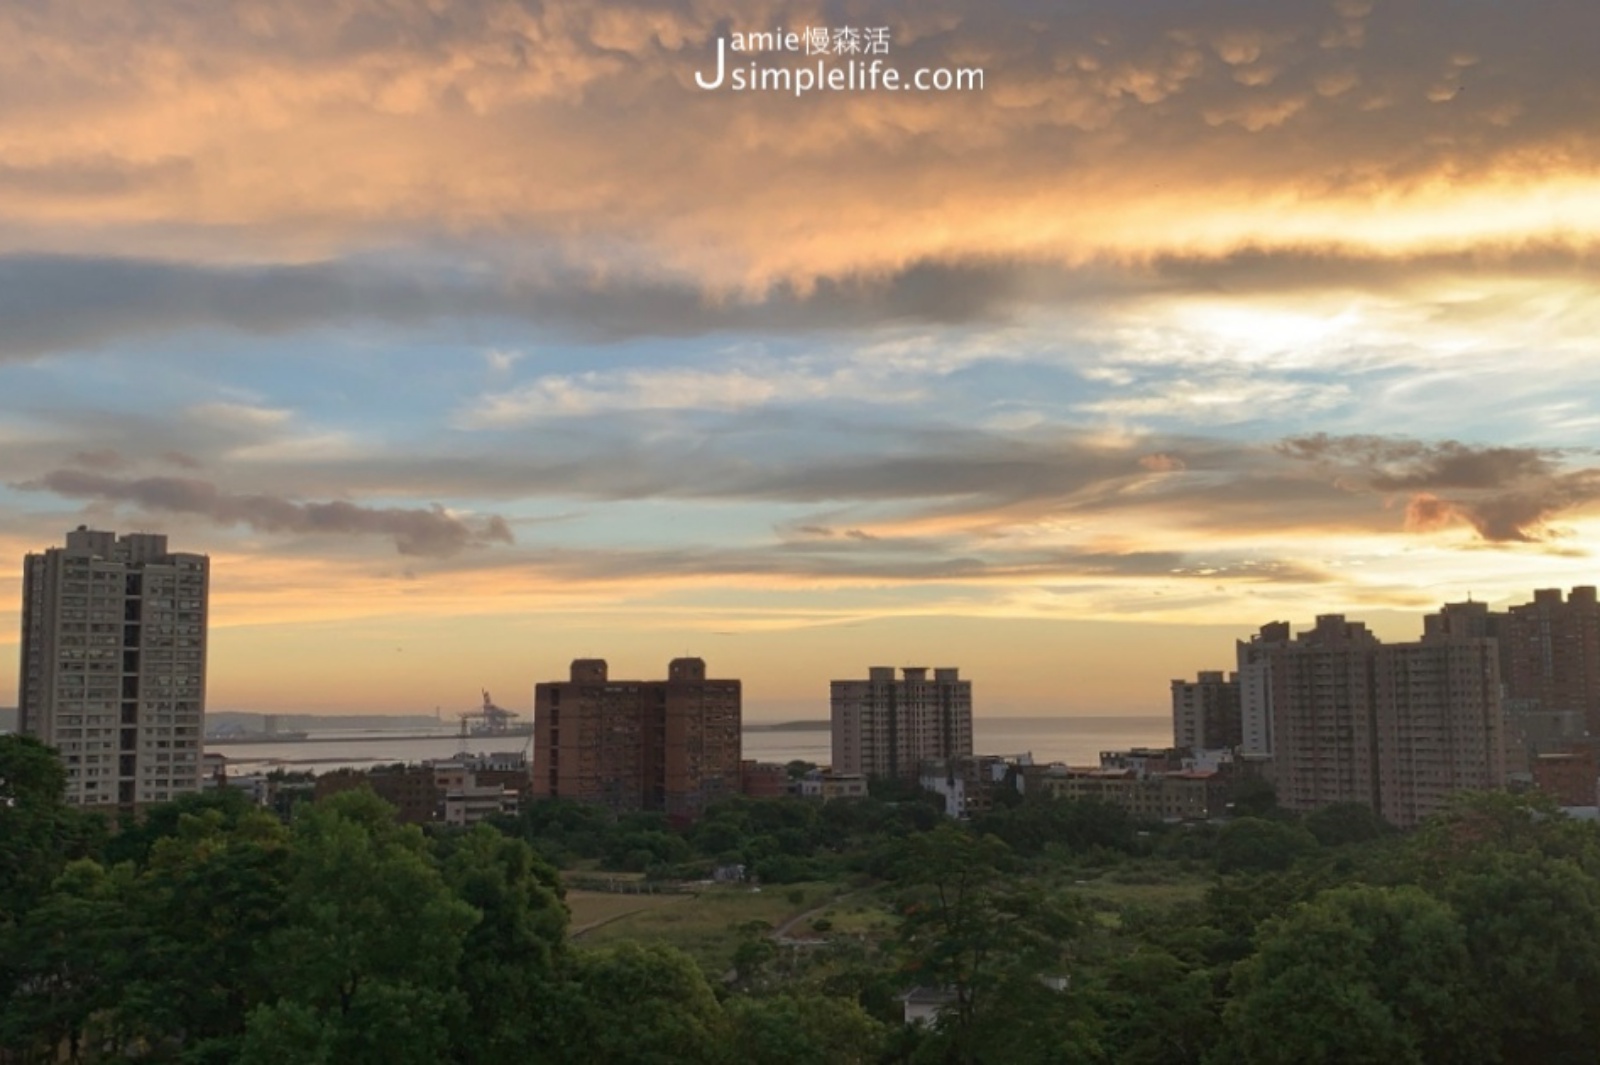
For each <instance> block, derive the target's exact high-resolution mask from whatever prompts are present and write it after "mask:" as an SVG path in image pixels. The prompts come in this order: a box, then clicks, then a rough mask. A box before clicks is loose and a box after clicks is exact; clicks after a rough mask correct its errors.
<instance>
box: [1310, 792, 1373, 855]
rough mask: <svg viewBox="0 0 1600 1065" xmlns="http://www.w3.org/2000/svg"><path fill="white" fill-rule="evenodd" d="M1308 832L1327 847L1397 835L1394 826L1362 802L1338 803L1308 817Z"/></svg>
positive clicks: (1368, 841) (1315, 811) (1316, 811)
mask: <svg viewBox="0 0 1600 1065" xmlns="http://www.w3.org/2000/svg"><path fill="white" fill-rule="evenodd" d="M1302 823H1303V824H1304V825H1305V828H1306V831H1308V832H1310V833H1311V834H1312V835H1313V836H1315V837H1316V839H1317V842H1318V843H1320V844H1322V845H1323V846H1324V847H1341V846H1345V845H1346V844H1353V843H1370V842H1372V841H1373V840H1375V839H1382V838H1383V837H1384V836H1387V835H1390V834H1392V833H1393V832H1394V826H1392V825H1390V824H1389V822H1387V821H1385V820H1384V819H1383V818H1381V817H1379V816H1378V815H1377V814H1376V813H1375V812H1373V809H1372V807H1370V806H1368V805H1367V804H1366V803H1361V802H1339V803H1334V804H1333V805H1332V806H1324V807H1322V808H1321V809H1320V810H1314V811H1312V812H1311V813H1309V814H1307V815H1306V818H1305V821H1303V822H1302Z"/></svg>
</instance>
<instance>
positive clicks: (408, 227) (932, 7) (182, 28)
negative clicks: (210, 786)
mask: <svg viewBox="0 0 1600 1065" xmlns="http://www.w3.org/2000/svg"><path fill="white" fill-rule="evenodd" d="M809 27H824V28H830V29H838V28H847V27H862V28H883V29H887V30H888V35H887V36H888V40H889V42H890V43H889V49H888V53H887V54H886V55H883V56H881V58H882V59H883V60H884V62H885V65H886V66H889V67H893V68H896V69H898V70H899V71H901V72H902V74H903V76H905V77H910V76H911V74H912V72H913V71H916V70H920V69H929V70H933V69H957V68H959V69H966V70H981V72H982V79H983V87H982V88H981V90H974V91H967V92H956V91H951V92H942V93H941V92H918V91H888V90H884V89H878V90H875V91H857V92H848V91H843V92H812V93H808V94H806V95H803V96H799V97H797V96H795V95H794V94H792V93H787V94H786V93H782V92H742V93H741V92H734V91H731V89H730V88H728V87H727V86H724V87H723V88H720V89H716V90H709V91H708V90H704V89H701V88H700V87H699V86H698V85H697V83H696V74H697V73H700V74H701V75H702V76H706V77H708V76H709V75H710V73H711V72H712V71H714V70H715V67H716V52H717V41H718V39H719V38H721V39H723V40H724V42H726V41H727V40H728V39H729V38H730V35H731V34H734V33H743V32H749V31H758V30H760V31H766V30H772V29H775V28H777V29H793V30H795V31H802V30H804V29H805V28H809ZM1597 40H1600V4H1595V3H1593V2H1592V0H1539V2H1536V3H1531V4H1509V3H1503V2H1487V0H1408V2H1403V3H1402V2H1393V0H1335V2H1326V0H1321V2H1305V0H1254V2H1252V0H1228V2H1222V0H1217V2H1209V3H1208V2H1201V0H1181V2H1180V0H1140V2H1137V3H1125V2H1124V3H1113V2H1110V0H1105V2H1100V0H1083V2H1075V3H1050V2H1043V0H1034V2H1024V0H1009V2H1008V0H999V2H990V0H983V2H979V0H970V2H964V3H957V2H952V0H901V2H899V3H894V4H887V3H822V4H800V3H794V4H786V3H774V4H759V3H746V2H742V0H741V2H739V3H731V2H728V0H723V2H720V3H712V2H703V0H678V2H670V0H660V2H637V3H600V2H590V0H549V2H543V3H541V2H537V0H448V2H446V0H216V2H213V3H206V4H198V3H192V2H182V0H93V2H89V0H77V2H74V0H66V2H60V3H37V2H31V0H21V2H15V3H8V4H4V5H0V558H8V559H10V560H11V561H10V563H9V564H6V565H3V566H0V703H7V704H9V703H11V702H12V701H13V696H14V692H15V688H16V668H17V651H16V644H17V634H16V629H17V618H18V614H19V611H20V586H21V565H20V563H21V557H22V555H23V554H24V553H25V552H27V551H30V550H40V549H42V548H45V547H48V546H50V545H52V544H58V543H60V542H61V541H62V538H63V535H64V533H65V531H66V530H67V529H68V528H71V527H73V526H76V525H78V524H80V523H86V524H90V525H92V526H97V527H101V528H112V529H117V530H119V531H132V530H136V529H138V530H151V531H162V532H166V533H168V534H169V535H170V537H171V540H172V543H173V546H174V547H175V548H177V549H180V550H196V551H203V552H206V553H208V554H210V556H211V558H212V571H213V576H212V579H213V592H212V649H211V677H210V692H209V705H210V707H211V708H212V709H262V710H284V711H298V710H328V711H335V710H337V711H343V712H350V711H372V712H380V711H385V712H412V711H419V710H420V711H425V712H432V710H433V708H434V707H435V706H442V707H443V708H444V709H445V710H446V712H449V711H451V710H459V709H466V708H468V707H470V706H471V705H473V704H474V703H475V702H476V701H477V699H478V695H477V692H478V689H479V688H480V687H487V688H489V689H490V690H491V691H492V692H493V693H494V695H495V699H496V701H497V702H499V703H501V704H502V705H505V706H507V707H509V708H512V709H525V708H526V707H527V706H528V705H529V704H530V702H531V690H532V685H533V683H534V682H535V681H536V680H543V679H552V678H559V677H562V676H564V675H565V670H566V665H567V662H568V661H569V660H570V659H571V658H574V657H580V656H599V657H605V658H608V659H609V660H610V661H611V663H612V670H613V675H617V674H623V675H627V676H656V675H660V674H662V673H663V672H664V668H665V665H666V662H667V660H668V659H669V658H672V657H676V656H680V655H684V654H695V655H699V656H701V657H704V658H705V659H706V660H707V662H708V664H709V666H710V670H711V672H712V673H713V674H715V675H718V676H737V677H740V678H742V679H743V680H744V682H745V693H746V695H745V698H746V715H747V717H748V718H751V719H762V718H768V719H770V718H785V717H799V716H809V717H817V716H823V715H824V714H825V711H826V700H827V681H828V679H829V678H830V677H845V676H853V675H864V672H865V670H866V668H867V667H868V666H871V665H879V664H882V665H927V666H944V665H956V666H959V667H961V668H962V670H963V675H964V676H970V677H971V678H972V679H973V680H974V685H975V705H976V713H977V714H978V715H979V716H982V715H985V714H1002V713H1003V714H1013V715H1017V714H1051V713H1064V714H1092V713H1138V712H1146V713H1163V712H1165V711H1166V709H1167V707H1168V702H1167V686H1168V682H1169V680H1170V679H1171V678H1172V677H1175V676H1180V675H1192V673H1193V672H1194V671H1196V670H1199V669H1214V668H1228V667H1229V666H1230V665H1231V663H1232V655H1233V640H1234V639H1236V638H1240V637H1244V636H1247V635H1248V634H1249V633H1250V632H1251V631H1253V630H1254V629H1255V628H1256V627H1257V626H1259V625H1260V624H1262V623H1264V622H1267V621H1272V620H1279V619H1281V620H1288V621H1292V622H1294V623H1295V624H1296V626H1297V627H1299V626H1302V625H1307V624H1309V623H1310V621H1311V619H1312V617H1313V616H1314V615H1316V614H1318V613H1331V612H1345V613H1349V614H1351V615H1354V616H1358V617H1361V618H1364V619H1367V620H1369V621H1370V622H1371V623H1373V625H1374V627H1375V628H1376V629H1378V631H1379V632H1380V633H1381V634H1382V635H1384V636H1385V637H1386V638H1397V639H1398V638H1411V637H1412V636H1414V635H1415V634H1416V633H1418V632H1419V631H1420V629H1421V623H1420V619H1419V617H1418V615H1419V614H1420V613H1422V612H1425V611H1427V610H1431V609H1434V608H1435V607H1436V606H1437V605H1438V604H1440V603H1442V602H1445V601H1448V600H1459V599H1463V598H1466V597H1467V596H1468V595H1469V594H1470V595H1472V596H1473V597H1474V598H1477V599H1483V600H1489V601H1491V602H1504V601H1508V600H1519V601H1520V600H1521V599H1523V598H1526V597H1527V596H1528V593H1529V592H1530V591H1531V590H1532V589H1533V588H1536V587H1556V586H1562V587H1565V586H1571V585H1574V584H1594V583H1597V582H1600V566H1597V565H1596V560H1595V558H1594V553H1595V551H1596V549H1597V547H1600V456H1597V451H1596V448H1597V446H1600V357H1597V355H1596V348H1597V347H1600V339H1597V338H1600V290H1597V284H1596V282H1597V278H1600V121H1597V118H1596V116H1597V115H1600V63H1596V61H1595V57H1594V44H1595V42H1596V41H1597ZM751 61H756V62H757V63H759V64H767V65H771V66H780V65H784V64H788V65H790V66H793V65H796V64H802V65H803V64H810V65H812V66H814V65H815V63H816V62H817V61H818V60H817V59H816V58H815V57H812V58H807V57H805V56H803V55H802V56H796V55H793V54H785V55H782V56H778V55H770V54H762V55H745V56H742V57H741V59H740V62H741V63H743V64H744V65H745V66H746V67H748V65H749V63H750V62H751ZM827 61H829V62H833V63H835V64H844V63H845V62H846V60H845V58H844V57H842V56H836V55H835V56H830V57H829V58H828V60H827ZM858 61H860V60H858Z"/></svg>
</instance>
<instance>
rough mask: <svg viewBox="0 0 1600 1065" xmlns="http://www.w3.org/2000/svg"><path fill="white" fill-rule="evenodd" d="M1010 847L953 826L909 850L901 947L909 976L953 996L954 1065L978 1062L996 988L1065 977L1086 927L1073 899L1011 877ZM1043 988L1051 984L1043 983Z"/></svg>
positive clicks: (910, 842) (997, 1001)
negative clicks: (1070, 949)
mask: <svg viewBox="0 0 1600 1065" xmlns="http://www.w3.org/2000/svg"><path fill="white" fill-rule="evenodd" d="M1009 857H1010V851H1009V848H1007V847H1006V845H1005V844H1004V843H1003V842H1001V841H1000V840H999V839H996V838H995V837H993V836H974V835H971V834H969V833H967V832H966V831H964V830H962V829H960V828H958V827H956V826H955V825H952V824H949V823H948V822H946V823H943V824H940V825H939V827H938V828H936V829H934V830H933V831H932V832H926V833H923V834H921V835H917V836H913V837H911V838H909V839H907V840H906V841H904V844H903V846H902V850H901V855H900V863H899V866H898V876H897V880H898V884H899V886H900V887H901V888H902V889H903V895H902V899H901V903H900V910H901V921H900V928H899V942H900V947H901V950H902V952H903V955H904V957H905V970H906V972H907V975H908V976H910V977H911V978H912V979H914V980H916V981H917V982H918V983H919V984H922V985H924V986H930V987H938V988H945V989H949V990H950V991H953V992H954V993H955V996H956V997H955V1002H954V1004H953V1007H952V1008H951V1009H950V1010H949V1011H947V1018H946V1023H945V1024H944V1026H943V1030H944V1031H945V1032H946V1033H947V1034H948V1036H949V1048H948V1055H949V1057H950V1059H951V1060H954V1061H973V1060H977V1058H976V1055H977V1053H978V1047H979V1041H978V1029H979V1027H980V1025H981V1024H982V1022H983V1021H984V1019H985V1016H986V1014H988V1013H992V1012H996V1011H999V1010H1000V1009H1001V1008H1002V1005H1003V1002H1004V1000H1003V998H1002V997H1001V996H1000V995H998V994H997V991H998V990H999V989H1000V988H1002V987H1003V986H1007V985H1010V986H1011V987H1012V988H1013V990H1015V989H1017V988H1018V987H1024V988H1030V989H1031V987H1032V986H1034V982H1035V981H1036V980H1037V978H1038V977H1040V976H1052V975H1061V974H1062V971H1063V970H1064V969H1065V967H1066V964H1067V948H1068V945H1069V944H1070V942H1071V940H1072V939H1073V937H1074V936H1076V934H1077V932H1078V930H1079V928H1080V927H1081V923H1082V916H1081V911H1080V910H1079V909H1078V907H1077V906H1076V905H1075V904H1074V902H1073V901H1069V900H1065V899H1059V898H1054V897H1051V896H1050V895H1048V894H1046V893H1044V892H1043V891H1042V890H1041V889H1040V888H1039V886H1038V885H1037V884H1036V883H1028V882H1023V881H1020V880H1019V879H1018V878H1016V877H1014V876H1011V875H1008V873H1007V869H1006V865H1007V864H1008V859H1009ZM1038 986H1043V985H1038Z"/></svg>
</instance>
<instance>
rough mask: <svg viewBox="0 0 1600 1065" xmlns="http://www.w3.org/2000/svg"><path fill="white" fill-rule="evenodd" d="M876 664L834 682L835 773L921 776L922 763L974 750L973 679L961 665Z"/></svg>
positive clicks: (898, 776)
mask: <svg viewBox="0 0 1600 1065" xmlns="http://www.w3.org/2000/svg"><path fill="white" fill-rule="evenodd" d="M928 672H929V671H928V670H927V669H922V668H909V669H906V670H904V676H903V677H902V678H900V679H896V678H895V675H894V669H893V668H891V667H889V666H874V667H872V668H870V669H869V670H868V671H867V679H866V680H836V681H834V682H833V683H832V686H831V687H832V699H831V703H832V723H833V771H834V772H835V773H846V774H849V773H856V774H861V775H862V776H867V777H897V778H900V779H904V780H916V779H917V777H918V772H919V770H920V768H921V766H922V763H923V762H925V761H929V760H932V759H953V758H961V757H965V756H968V755H971V754H972V682H971V681H970V680H962V679H961V675H960V671H959V670H956V669H935V670H933V676H932V677H929V676H928Z"/></svg>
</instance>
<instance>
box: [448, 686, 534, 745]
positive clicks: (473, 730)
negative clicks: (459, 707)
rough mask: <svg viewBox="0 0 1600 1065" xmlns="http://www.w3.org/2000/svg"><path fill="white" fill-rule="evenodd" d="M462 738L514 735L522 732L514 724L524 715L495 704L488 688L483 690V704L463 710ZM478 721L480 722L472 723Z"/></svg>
mask: <svg viewBox="0 0 1600 1065" xmlns="http://www.w3.org/2000/svg"><path fill="white" fill-rule="evenodd" d="M460 716H461V738H462V739H465V738H467V737H468V736H512V735H518V734H520V733H521V731H522V730H521V729H519V728H517V726H516V725H515V724H514V722H515V721H516V719H517V718H518V717H520V716H522V715H520V714H517V713H515V712H514V711H511V710H505V709H502V708H501V707H498V706H496V705H494V700H493V699H491V698H489V691H488V689H487V688H485V689H484V691H483V706H481V707H479V708H478V709H476V710H463V711H461V715H460ZM474 721H477V722H479V724H476V725H474V724H472V722H474Z"/></svg>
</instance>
